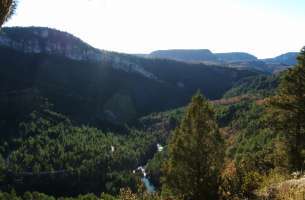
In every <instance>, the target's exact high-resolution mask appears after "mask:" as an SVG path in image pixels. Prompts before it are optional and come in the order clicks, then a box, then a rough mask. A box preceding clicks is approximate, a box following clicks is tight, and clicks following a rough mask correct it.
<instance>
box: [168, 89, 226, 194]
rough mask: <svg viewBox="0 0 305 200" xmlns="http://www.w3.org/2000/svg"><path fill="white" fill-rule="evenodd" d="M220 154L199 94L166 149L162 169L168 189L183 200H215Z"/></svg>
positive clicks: (207, 106) (215, 130)
mask: <svg viewBox="0 0 305 200" xmlns="http://www.w3.org/2000/svg"><path fill="white" fill-rule="evenodd" d="M223 150H224V146H223V140H222V138H221V135H220V133H219V130H218V126H217V123H216V121H215V116H214V112H213V109H212V108H211V105H210V104H209V103H208V102H207V101H206V100H205V98H204V97H203V96H202V95H201V94H200V93H198V94H196V95H195V96H194V97H193V98H192V102H191V103H190V105H189V106H188V108H187V112H186V115H185V117H184V119H183V120H182V122H181V124H180V126H179V127H178V128H177V129H176V130H175V131H174V133H173V135H172V137H171V139H170V142H169V145H168V160H167V161H166V162H165V165H164V167H163V173H164V177H163V181H164V183H165V185H166V187H167V189H169V190H170V191H171V192H172V193H173V194H174V195H177V196H178V197H182V198H183V199H188V200H205V199H216V198H217V193H218V186H219V177H220V176H219V174H220V170H221V168H222V163H223V152H224V151H223Z"/></svg>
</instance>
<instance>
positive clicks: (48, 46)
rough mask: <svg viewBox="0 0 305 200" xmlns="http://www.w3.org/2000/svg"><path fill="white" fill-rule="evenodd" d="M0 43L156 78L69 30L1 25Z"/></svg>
mask: <svg viewBox="0 0 305 200" xmlns="http://www.w3.org/2000/svg"><path fill="white" fill-rule="evenodd" d="M0 46H2V47H8V48H12V49H14V50H17V51H22V52H24V53H34V54H38V53H43V54H49V55H58V56H64V57H67V58H69V59H73V60H78V61H89V62H97V63H99V62H102V61H105V62H109V63H111V64H112V67H113V68H115V69H118V70H123V71H126V72H131V73H138V74H141V75H143V76H145V77H147V78H152V79H156V77H155V76H154V75H153V74H152V73H150V72H148V71H146V70H145V69H143V68H142V67H141V66H139V65H138V64H136V63H134V62H131V61H130V60H126V59H124V58H123V57H122V56H121V55H120V54H118V53H114V52H108V51H104V50H99V49H96V48H94V47H92V46H90V45H89V44H87V43H85V42H83V41H82V40H80V39H79V38H77V37H75V36H73V35H71V34H69V33H65V32H61V31H58V30H54V29H50V28H43V27H27V28H21V27H14V28H3V29H2V32H1V33H0Z"/></svg>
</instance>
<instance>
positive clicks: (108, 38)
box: [6, 0, 305, 58]
mask: <svg viewBox="0 0 305 200" xmlns="http://www.w3.org/2000/svg"><path fill="white" fill-rule="evenodd" d="M6 26H43V27H50V28H55V29H58V30H61V31H66V32H69V33H71V34H73V35H75V36H77V37H79V38H81V39H82V40H84V41H85V42H87V43H89V44H90V45H92V46H94V47H96V48H100V49H105V50H111V51H118V52H125V53H149V52H151V51H154V50H161V49H210V50H211V51H212V52H248V53H251V54H254V55H255V56H257V57H259V58H269V57H274V56H277V55H280V54H282V53H285V52H290V51H299V50H300V49H301V48H302V46H304V45H305V0H19V6H18V8H17V13H16V15H15V16H14V17H13V18H12V19H11V20H10V21H9V22H8V23H7V24H6Z"/></svg>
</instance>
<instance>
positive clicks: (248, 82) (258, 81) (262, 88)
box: [223, 74, 281, 98]
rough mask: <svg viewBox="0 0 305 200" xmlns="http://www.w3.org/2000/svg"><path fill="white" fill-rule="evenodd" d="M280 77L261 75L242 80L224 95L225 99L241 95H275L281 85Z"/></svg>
mask: <svg viewBox="0 0 305 200" xmlns="http://www.w3.org/2000/svg"><path fill="white" fill-rule="evenodd" d="M280 76H281V74H279V75H272V76H271V75H259V76H251V77H247V78H244V79H241V80H240V81H238V82H237V83H235V84H234V85H233V87H232V88H231V89H230V90H229V91H227V92H226V93H225V94H224V96H223V97H224V98H230V97H235V96H240V95H255V96H262V97H265V96H269V95H272V94H274V93H275V90H276V88H277V86H278V84H279V79H280Z"/></svg>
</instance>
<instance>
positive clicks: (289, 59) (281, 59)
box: [264, 52, 298, 66]
mask: <svg viewBox="0 0 305 200" xmlns="http://www.w3.org/2000/svg"><path fill="white" fill-rule="evenodd" d="M297 56H298V53H297V52H289V53H285V54H282V55H280V56H277V57H275V58H269V59H264V61H265V62H266V63H268V64H283V65H288V66H291V65H295V64H296V58H297Z"/></svg>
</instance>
